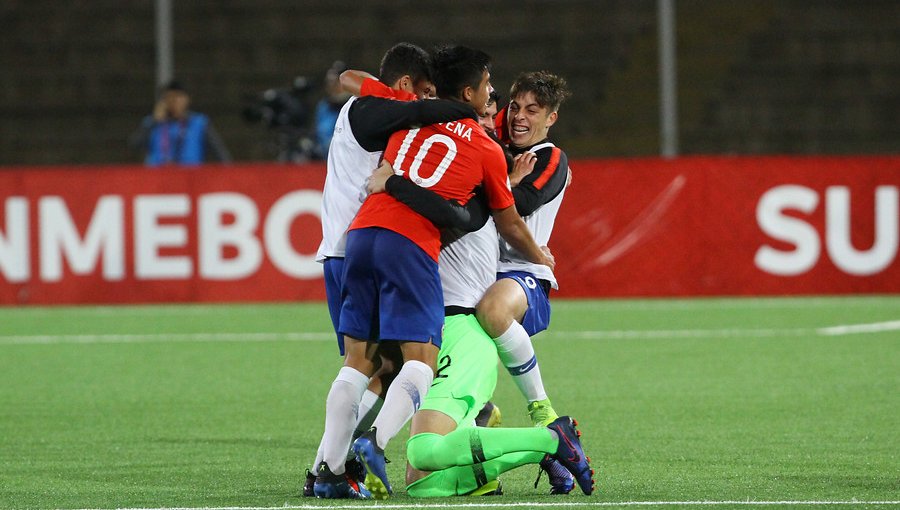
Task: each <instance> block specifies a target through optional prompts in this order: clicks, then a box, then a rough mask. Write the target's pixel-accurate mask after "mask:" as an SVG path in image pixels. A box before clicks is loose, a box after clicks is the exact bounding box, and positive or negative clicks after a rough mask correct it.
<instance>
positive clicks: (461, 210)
mask: <svg viewBox="0 0 900 510" xmlns="http://www.w3.org/2000/svg"><path fill="white" fill-rule="evenodd" d="M385 189H386V191H387V192H388V194H390V195H391V196H392V197H394V198H396V199H397V200H399V201H400V202H403V203H404V204H406V205H407V206H408V207H409V208H410V209H412V210H413V211H416V212H417V213H419V214H421V215H422V216H424V217H425V218H426V219H428V220H429V221H430V222H432V223H434V225H435V226H436V227H438V228H457V229H460V230H463V231H465V232H475V231H476V230H479V229H481V227H483V226H484V224H485V223H487V220H488V215H489V214H490V212H489V209H488V206H487V202H486V201H485V198H484V196H483V195H481V196H479V194H476V195H475V196H473V197H472V198H471V199H469V201H468V202H466V205H460V204H459V202H457V201H456V200H447V199H445V198H443V197H441V196H440V195H438V194H437V193H435V192H433V191H431V190H428V189H425V188H422V187H420V186H418V185H416V184H415V183H414V182H412V181H410V180H409V179H404V178H403V177H401V176H399V175H393V176H391V177H389V178H388V180H387V183H386V185H385Z"/></svg>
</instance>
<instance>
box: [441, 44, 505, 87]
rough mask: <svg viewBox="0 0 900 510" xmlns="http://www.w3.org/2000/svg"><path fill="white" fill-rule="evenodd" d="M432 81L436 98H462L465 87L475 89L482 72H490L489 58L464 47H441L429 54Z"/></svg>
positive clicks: (482, 74)
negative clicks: (432, 71)
mask: <svg viewBox="0 0 900 510" xmlns="http://www.w3.org/2000/svg"><path fill="white" fill-rule="evenodd" d="M431 62H432V69H433V70H434V74H433V77H434V79H433V80H432V81H433V82H434V88H435V91H436V92H437V95H438V97H443V98H450V97H454V98H457V99H461V98H462V92H463V90H465V88H466V87H472V88H473V89H477V88H478V85H479V84H481V80H482V78H484V72H485V71H490V70H491V57H490V56H489V55H488V54H487V53H485V52H483V51H480V50H474V49H472V48H468V47H466V46H442V47H440V48H436V49H435V50H434V51H432V53H431Z"/></svg>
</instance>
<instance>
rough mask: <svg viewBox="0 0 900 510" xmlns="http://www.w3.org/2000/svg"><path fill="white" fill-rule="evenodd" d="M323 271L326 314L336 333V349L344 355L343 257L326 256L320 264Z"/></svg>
mask: <svg viewBox="0 0 900 510" xmlns="http://www.w3.org/2000/svg"><path fill="white" fill-rule="evenodd" d="M322 267H323V269H324V271H325V300H326V301H327V302H328V315H330V316H331V324H332V325H333V326H334V332H335V333H336V334H337V342H338V349H340V351H341V356H343V355H344V335H342V334H340V333H338V331H340V329H341V328H340V318H341V287H343V286H344V280H343V276H344V275H343V273H344V258H343V257H328V258H326V259H325V263H323V264H322Z"/></svg>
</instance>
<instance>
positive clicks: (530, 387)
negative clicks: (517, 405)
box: [494, 321, 547, 402]
mask: <svg viewBox="0 0 900 510" xmlns="http://www.w3.org/2000/svg"><path fill="white" fill-rule="evenodd" d="M494 343H495V344H496V345H497V354H499V355H500V361H501V362H503V366H505V367H506V370H508V371H509V374H510V375H511V376H512V378H513V381H515V383H516V386H518V387H519V391H521V392H522V395H524V396H525V399H526V400H528V402H534V401H537V400H544V399H546V398H547V392H546V391H544V380H543V379H542V378H541V369H540V368H539V367H538V363H537V357H536V356H535V354H534V346H532V345H531V337H529V336H528V332H526V331H525V328H524V327H522V325H521V324H519V323H518V322H516V321H513V323H512V324H511V325H510V326H509V328H508V329H507V330H506V331H504V332H503V334H502V335H500V336H498V337H497V338H495V339H494Z"/></svg>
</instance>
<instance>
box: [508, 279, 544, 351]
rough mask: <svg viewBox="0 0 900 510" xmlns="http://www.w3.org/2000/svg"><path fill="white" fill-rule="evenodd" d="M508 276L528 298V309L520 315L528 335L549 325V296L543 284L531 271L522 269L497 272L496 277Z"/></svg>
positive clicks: (536, 332) (532, 334) (538, 331)
mask: <svg viewBox="0 0 900 510" xmlns="http://www.w3.org/2000/svg"><path fill="white" fill-rule="evenodd" d="M502 278H509V279H511V280H515V281H516V283H518V284H519V285H520V286H521V287H522V290H524V291H525V297H527V298H528V309H527V310H525V316H524V317H522V327H524V328H525V331H527V332H528V336H534V335H536V334H538V333H540V332H541V331H544V330H545V329H547V327H548V326H550V296H548V295H547V290H546V289H545V285H542V284H541V281H540V280H538V279H537V278H535V277H534V275H533V274H531V273H526V272H524V271H509V272H507V273H497V279H498V280H500V279H502Z"/></svg>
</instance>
